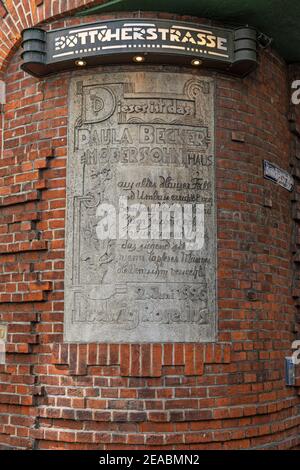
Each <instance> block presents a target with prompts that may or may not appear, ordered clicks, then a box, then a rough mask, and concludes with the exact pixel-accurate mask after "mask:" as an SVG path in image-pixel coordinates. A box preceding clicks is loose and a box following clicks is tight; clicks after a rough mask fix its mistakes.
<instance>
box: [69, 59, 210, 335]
mask: <svg viewBox="0 0 300 470" xmlns="http://www.w3.org/2000/svg"><path fill="white" fill-rule="evenodd" d="M69 103H70V110H69V155H68V168H67V227H66V268H65V340H66V341H71V342H73V341H74V342H118V343H119V342H199V341H213V340H214V339H215V330H216V301H215V296H216V285H215V284H216V260H215V258H216V226H215V195H214V191H215V189H214V184H215V167H214V83H213V80H212V79H208V78H205V77H200V76H199V75H196V74H188V73H181V72H178V73H171V72H168V71H166V72H163V71H162V69H161V68H160V69H158V71H157V72H155V71H153V70H151V71H149V70H147V69H140V68H139V69H138V70H136V69H132V71H128V70H127V71H124V72H122V71H120V72H115V71H112V72H100V73H98V74H93V75H84V76H81V77H75V78H73V79H72V80H71V85H70V101H69Z"/></svg>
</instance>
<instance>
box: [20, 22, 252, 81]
mask: <svg viewBox="0 0 300 470" xmlns="http://www.w3.org/2000/svg"><path fill="white" fill-rule="evenodd" d="M22 37H23V42H22V47H23V53H22V58H23V64H22V66H21V67H22V69H23V70H25V71H26V72H28V73H29V74H31V75H34V76H37V77H43V76H46V75H49V74H51V73H57V72H60V71H64V70H68V69H74V68H76V62H77V61H78V60H81V61H82V62H83V63H84V65H86V66H96V65H104V64H124V63H132V60H133V59H134V57H135V56H136V55H137V54H138V55H141V56H142V57H143V62H144V63H145V64H148V63H149V64H174V65H184V66H191V62H192V61H193V60H197V61H198V62H199V64H198V65H200V64H201V65H203V66H205V67H210V68H214V69H219V70H225V71H227V72H229V73H231V74H234V75H240V76H244V75H246V74H248V73H249V72H250V71H251V70H253V69H254V67H255V66H256V64H257V53H256V48H257V41H256V31H255V30H254V29H252V28H249V27H240V28H236V29H229V28H221V27H219V26H218V27H215V26H210V25H201V24H197V23H190V22H181V21H171V20H160V19H135V18H134V19H132V18H125V19H117V20H109V21H99V22H96V23H86V24H83V25H78V26H72V27H68V28H60V29H56V30H51V31H48V32H46V31H45V30H43V29H41V28H28V29H25V30H24V31H23V33H22Z"/></svg>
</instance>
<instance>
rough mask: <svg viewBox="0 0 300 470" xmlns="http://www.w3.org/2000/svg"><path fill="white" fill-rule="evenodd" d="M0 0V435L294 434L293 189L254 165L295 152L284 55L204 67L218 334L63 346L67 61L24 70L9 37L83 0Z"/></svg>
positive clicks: (95, 443)
mask: <svg viewBox="0 0 300 470" xmlns="http://www.w3.org/2000/svg"><path fill="white" fill-rule="evenodd" d="M3 3H4V4H5V7H6V14H5V17H4V18H3V19H1V18H0V31H1V33H0V41H1V40H2V45H3V44H4V47H2V46H0V51H1V53H0V54H2V55H1V67H2V68H1V70H2V75H1V78H2V79H3V80H4V81H5V82H6V89H7V96H6V101H7V103H6V105H5V112H4V114H3V115H1V116H0V117H3V120H2V122H3V123H4V129H3V138H4V150H3V152H2V155H1V159H0V322H2V323H5V324H8V344H7V356H6V359H7V361H6V364H5V365H0V446H1V445H2V447H3V448H6V447H8V448H10V447H13V448H27V449H28V448H29V449H32V448H35V449H49V448H52V449H57V448H59V449H64V448H67V449H113V448H118V449H121V448H122V449H123V448H128V447H129V448H136V447H138V448H143V446H144V447H146V448H147V449H149V448H154V449H161V448H165V449H167V448H180V449H243V448H279V449H286V448H295V447H296V446H297V445H299V444H300V439H299V424H300V416H299V396H298V395H297V389H296V388H294V387H286V386H285V384H284V357H285V356H286V355H290V354H291V343H292V341H293V340H294V339H295V338H296V336H295V325H296V320H297V318H296V313H297V305H295V303H296V304H297V299H296V298H295V296H293V295H295V292H294V294H293V291H292V286H293V282H295V278H297V276H296V274H295V273H296V271H295V269H294V264H293V261H294V256H295V255H294V254H293V250H295V248H293V246H295V245H293V242H292V240H293V238H292V234H293V233H294V230H295V221H294V220H293V218H292V206H293V205H292V203H291V195H290V193H288V192H287V191H286V190H284V189H283V188H281V187H279V186H275V185H274V184H273V183H271V182H269V181H267V180H265V179H263V177H262V161H263V159H268V160H271V161H272V162H274V163H276V164H278V165H279V166H281V167H282V168H284V169H286V170H289V169H290V164H293V162H294V160H293V156H294V153H293V152H294V148H295V141H294V139H295V135H294V134H293V132H291V129H290V123H291V115H290V112H291V109H290V106H289V97H290V90H289V81H288V70H287V67H286V65H285V64H284V62H283V61H282V60H281V59H280V58H279V57H278V56H277V55H276V54H275V53H274V52H272V51H271V50H267V51H261V52H260V54H259V66H258V69H257V70H256V71H255V72H254V73H252V74H251V75H250V76H249V77H247V78H245V79H239V78H233V77H230V76H226V75H222V74H218V73H214V72H207V71H201V70H200V71H199V73H203V74H205V75H208V76H213V77H215V80H216V162H217V170H216V171H217V206H218V307H219V308H218V318H219V329H218V331H219V333H218V341H217V342H216V343H208V344H151V345H150V344H143V345H139V344H134V345H126V344H124V345H116V344H112V345H104V344H88V345H85V344H82V345H77V344H70V345H68V344H64V343H63V336H62V332H63V300H64V295H63V278H64V270H63V269H64V225H65V222H64V215H65V183H66V181H65V175H66V158H67V115H68V108H67V93H68V83H69V78H70V73H68V72H67V73H63V74H60V75H57V76H51V77H48V78H46V79H43V80H41V79H35V78H33V77H30V76H29V75H27V74H25V73H24V72H23V71H21V69H20V64H21V59H20V51H19V50H18V49H17V45H18V43H19V34H20V30H21V29H22V28H23V27H26V26H29V25H32V24H35V25H36V24H38V22H39V21H42V20H43V19H45V18H46V19H47V18H48V19H49V18H51V17H52V16H55V15H59V14H60V13H61V16H64V15H65V12H64V11H68V9H69V8H70V5H69V4H72V8H75V7H79V6H80V5H82V4H84V2H79V1H78V2H74V1H73V2H69V1H61V2H60V1H53V2H48V1H44V2H42V1H40V2H37V1H29V0H27V1H26V2H22V3H21V4H20V5H19V6H18V8H17V9H15V8H14V7H13V5H12V4H15V5H16V2H8V1H7V2H3ZM95 3H97V2H86V4H95ZM62 7H63V8H64V11H63V10H62ZM1 11H2V10H0V16H1V15H2V14H1ZM148 16H153V14H152V15H148ZM160 16H161V15H160ZM173 16H174V15H173ZM97 18H100V17H97ZM102 18H103V17H102ZM94 19H95V17H90V18H85V20H84V22H88V21H93V20H94ZM185 19H187V18H185ZM82 21H83V20H79V19H71V18H69V19H66V20H64V19H58V20H56V21H53V22H51V25H50V23H49V22H48V21H47V22H46V23H45V25H44V26H45V27H47V28H48V27H61V26H64V25H69V24H74V23H78V22H82ZM74 73H78V74H79V73H85V72H74ZM295 119H298V118H295ZM0 122H1V120H0ZM292 199H293V198H292ZM294 253H295V251H294ZM295 300H296V302H295Z"/></svg>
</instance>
